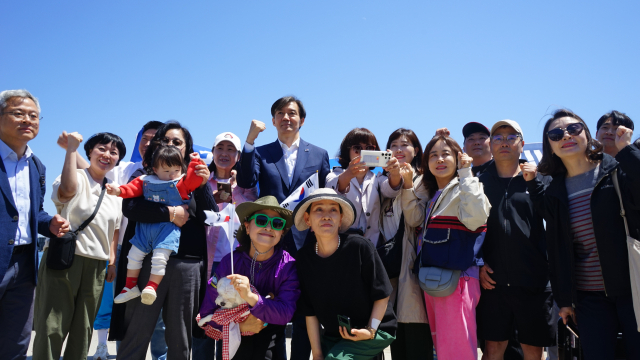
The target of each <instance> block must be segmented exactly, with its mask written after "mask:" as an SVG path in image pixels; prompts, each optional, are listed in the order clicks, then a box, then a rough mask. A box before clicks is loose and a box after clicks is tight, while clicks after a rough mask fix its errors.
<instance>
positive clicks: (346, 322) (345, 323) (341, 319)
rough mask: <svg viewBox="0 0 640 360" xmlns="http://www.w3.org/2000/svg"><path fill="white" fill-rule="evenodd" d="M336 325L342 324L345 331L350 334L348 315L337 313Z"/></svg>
mask: <svg viewBox="0 0 640 360" xmlns="http://www.w3.org/2000/svg"><path fill="white" fill-rule="evenodd" d="M338 325H340V326H344V327H345V328H346V329H347V333H348V334H349V335H351V319H350V318H349V317H348V316H342V315H338Z"/></svg>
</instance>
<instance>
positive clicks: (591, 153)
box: [538, 109, 602, 177]
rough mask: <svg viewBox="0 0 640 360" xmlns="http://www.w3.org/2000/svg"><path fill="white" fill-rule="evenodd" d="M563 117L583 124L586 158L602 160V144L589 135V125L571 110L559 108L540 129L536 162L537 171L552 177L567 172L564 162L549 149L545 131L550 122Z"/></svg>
mask: <svg viewBox="0 0 640 360" xmlns="http://www.w3.org/2000/svg"><path fill="white" fill-rule="evenodd" d="M563 117H570V118H572V119H576V120H578V121H579V122H580V123H582V126H584V130H583V131H584V133H585V135H586V136H587V149H586V150H585V152H584V153H585V156H586V157H587V159H589V161H592V162H594V161H600V160H602V144H601V143H600V142H599V141H598V140H596V139H594V138H592V137H591V132H590V131H589V127H588V126H587V124H586V123H585V122H584V120H582V118H581V117H580V116H578V115H576V114H575V113H574V112H573V111H571V110H568V109H559V110H556V111H555V112H554V113H553V115H552V116H551V118H549V120H547V122H546V124H544V130H542V159H541V160H540V163H539V164H538V171H539V172H540V173H542V174H544V175H551V176H552V177H556V176H564V175H566V174H567V168H566V167H565V166H564V163H563V162H562V160H561V159H560V158H559V157H558V156H557V155H556V154H554V153H553V151H552V150H551V143H550V142H549V137H548V136H547V132H548V131H549V127H550V126H551V123H552V122H554V121H556V120H558V119H560V118H563Z"/></svg>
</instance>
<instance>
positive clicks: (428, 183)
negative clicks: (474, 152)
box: [422, 135, 462, 196]
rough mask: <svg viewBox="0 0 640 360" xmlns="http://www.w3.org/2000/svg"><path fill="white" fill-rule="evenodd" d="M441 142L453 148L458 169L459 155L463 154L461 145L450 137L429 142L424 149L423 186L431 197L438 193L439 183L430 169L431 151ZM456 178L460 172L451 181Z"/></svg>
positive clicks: (440, 136)
mask: <svg viewBox="0 0 640 360" xmlns="http://www.w3.org/2000/svg"><path fill="white" fill-rule="evenodd" d="M440 140H442V141H444V143H445V144H447V145H448V146H449V147H450V148H451V151H453V154H452V156H453V158H454V159H455V161H456V168H457V166H458V153H461V152H462V148H461V147H460V145H458V143H457V142H456V141H455V140H453V139H452V138H450V137H448V136H444V135H436V136H434V137H433V138H432V139H431V141H429V143H428V144H427V146H426V147H425V148H424V154H423V155H422V185H423V186H424V187H425V188H426V189H427V191H428V192H429V195H430V196H433V194H435V192H436V191H438V181H437V180H436V177H435V176H434V175H433V174H432V173H431V170H430V169H429V152H431V149H433V147H434V146H435V145H436V143H437V142H438V141H440ZM456 176H458V172H457V171H454V172H453V175H451V179H449V181H451V180H453V178H455V177H456Z"/></svg>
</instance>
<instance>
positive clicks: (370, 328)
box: [364, 325, 376, 340]
mask: <svg viewBox="0 0 640 360" xmlns="http://www.w3.org/2000/svg"><path fill="white" fill-rule="evenodd" d="M364 328H365V329H367V330H369V332H370V333H371V337H370V338H369V339H370V340H373V339H374V338H375V337H376V329H374V328H372V327H371V326H369V325H367V326H365V327H364Z"/></svg>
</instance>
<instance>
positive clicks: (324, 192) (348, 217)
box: [293, 188, 356, 232]
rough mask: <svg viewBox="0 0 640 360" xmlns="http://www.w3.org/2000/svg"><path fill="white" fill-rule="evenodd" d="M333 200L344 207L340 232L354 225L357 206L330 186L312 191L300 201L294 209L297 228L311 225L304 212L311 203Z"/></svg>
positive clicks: (301, 229)
mask: <svg viewBox="0 0 640 360" xmlns="http://www.w3.org/2000/svg"><path fill="white" fill-rule="evenodd" d="M321 200H331V201H335V202H337V203H338V205H340V208H341V209H342V223H341V224H340V232H345V231H347V230H348V229H349V227H351V225H353V222H354V221H355V220H356V215H355V214H356V208H355V206H353V204H352V203H351V201H349V199H347V198H345V197H342V196H340V195H338V194H337V193H336V191H335V190H333V189H329V188H322V189H318V190H316V191H314V192H312V193H311V195H309V196H308V197H307V198H305V199H303V200H302V201H300V202H299V203H298V206H296V208H295V210H293V223H294V224H295V226H296V229H298V230H299V231H303V230H307V229H308V228H309V225H307V224H306V223H305V222H304V216H303V214H304V213H305V212H307V209H308V208H309V206H311V204H313V203H314V202H316V201H321Z"/></svg>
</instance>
